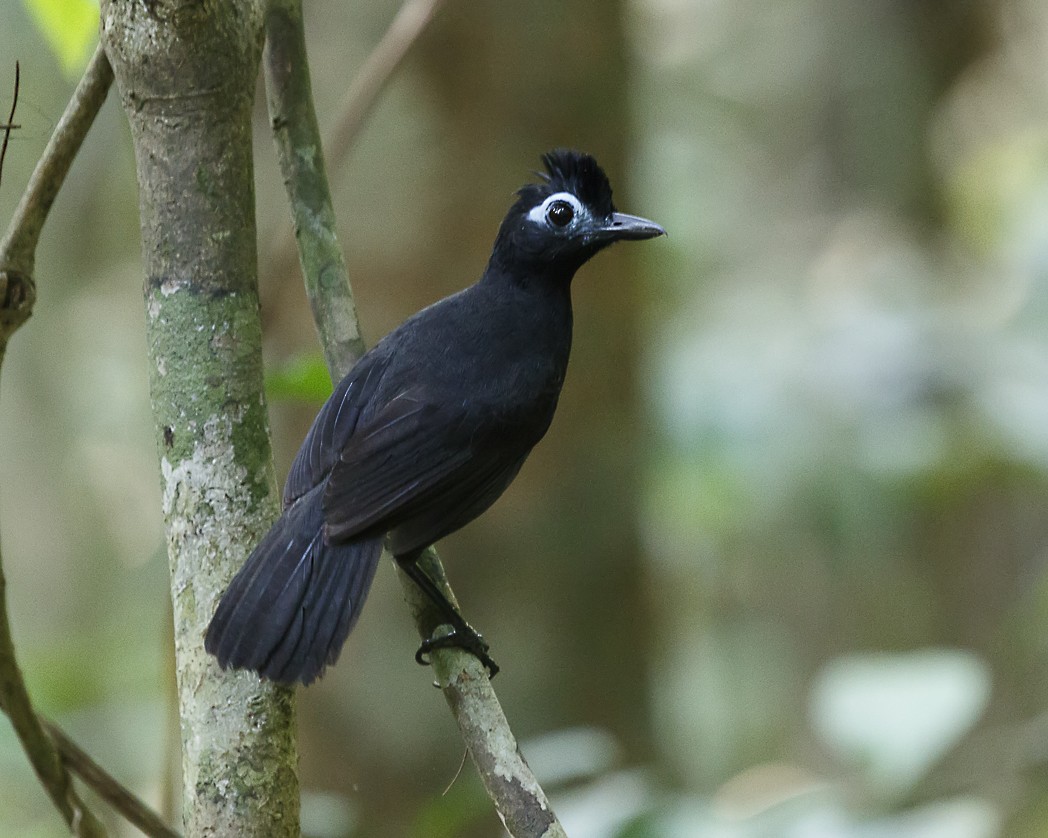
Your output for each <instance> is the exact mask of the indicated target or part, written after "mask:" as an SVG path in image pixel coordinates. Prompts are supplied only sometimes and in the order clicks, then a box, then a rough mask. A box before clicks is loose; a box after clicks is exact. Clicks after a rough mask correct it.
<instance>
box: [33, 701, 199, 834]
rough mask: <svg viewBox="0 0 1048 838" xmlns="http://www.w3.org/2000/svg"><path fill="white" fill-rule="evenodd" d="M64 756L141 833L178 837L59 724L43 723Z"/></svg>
mask: <svg viewBox="0 0 1048 838" xmlns="http://www.w3.org/2000/svg"><path fill="white" fill-rule="evenodd" d="M43 725H44V727H45V728H46V730H47V732H48V733H49V734H50V735H51V739H52V740H53V741H54V743H55V744H56V745H57V746H58V750H59V752H60V753H61V754H62V761H63V762H64V763H65V765H66V767H67V768H68V769H69V770H70V771H72V772H73V773H74V774H76V775H77V776H78V777H79V778H80V779H81V780H83V781H84V782H85V783H86V784H87V785H88V786H90V787H91V788H92V789H93V790H94V791H95V793H96V794H97V795H98V796H99V797H101V798H102V799H103V800H104V801H106V803H108V804H109V805H110V806H112V807H113V808H114V809H115V810H116V811H118V812H119V813H120V814H121V815H123V816H124V817H125V818H127V820H128V821H129V822H130V823H132V824H134V826H136V827H137V828H138V829H139V830H140V831H141V832H142V833H144V834H145V835H148V836H150V838H179V833H177V832H175V830H173V829H171V827H169V826H168V825H167V824H166V823H164V822H163V821H162V820H161V819H160V816H159V815H157V813H156V812H154V811H153V810H152V809H150V808H149V807H148V806H147V805H146V804H145V803H143V802H142V801H141V800H139V799H138V798H137V797H136V796H135V795H134V794H133V793H131V792H130V791H128V790H127V789H126V788H124V786H122V785H121V784H120V783H119V782H118V781H117V780H115V779H113V777H112V776H111V775H110V774H109V773H108V772H107V771H106V770H105V769H104V768H102V766H100V765H99V764H98V763H97V762H95V761H94V760H93V759H92V758H91V757H90V755H89V754H88V753H87V752H86V751H84V750H83V749H82V748H81V747H80V746H79V745H77V744H76V742H74V741H73V740H72V739H70V738H69V737H68V736H67V735H66V734H65V733H64V732H63V731H62V729H61V728H59V727H58V725H56V724H54V723H52V722H49V721H46V720H43Z"/></svg>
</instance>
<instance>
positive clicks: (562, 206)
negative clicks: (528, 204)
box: [528, 192, 584, 230]
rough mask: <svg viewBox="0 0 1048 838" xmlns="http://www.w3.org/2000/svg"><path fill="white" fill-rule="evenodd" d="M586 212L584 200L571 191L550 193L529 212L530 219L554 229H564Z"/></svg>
mask: <svg viewBox="0 0 1048 838" xmlns="http://www.w3.org/2000/svg"><path fill="white" fill-rule="evenodd" d="M583 212H584V210H583V207H582V202H581V201H579V199H578V198H576V197H575V196H574V195H572V194H571V193H570V192H558V193H556V194H555V195H550V196H549V197H548V198H547V199H546V200H545V201H543V202H542V203H541V204H539V205H538V206H537V207H533V208H532V210H531V212H529V213H528V221H531V222H534V223H535V224H545V225H546V226H547V227H550V228H551V229H554V230H564V229H566V228H567V227H570V226H571V223H572V222H573V221H574V220H575V219H576V218H578V217H579V216H580V215H582V214H583Z"/></svg>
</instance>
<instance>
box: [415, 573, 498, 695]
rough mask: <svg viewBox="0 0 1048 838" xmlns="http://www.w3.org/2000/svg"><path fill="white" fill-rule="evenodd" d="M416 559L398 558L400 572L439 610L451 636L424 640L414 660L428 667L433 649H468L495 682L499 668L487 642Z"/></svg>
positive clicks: (444, 635)
mask: <svg viewBox="0 0 1048 838" xmlns="http://www.w3.org/2000/svg"><path fill="white" fill-rule="evenodd" d="M417 559H418V554H415V555H413V556H404V557H400V556H397V557H396V561H397V564H398V565H400V568H401V570H403V571H404V572H405V573H406V574H407V575H408V576H409V577H410V579H411V581H412V582H414V583H415V584H416V585H418V587H419V589H420V590H421V591H422V593H424V594H425V595H426V598H427V599H428V600H429V601H430V602H432V603H433V605H434V606H436V608H437V610H438V611H439V612H440V613H441V615H442V616H443V617H444V621H445V622H446V623H448V624H449V625H450V626H451V629H452V630H451V632H450V633H449V634H443V635H440V636H439V637H427V638H426V639H425V640H423V641H422V643H421V645H419V647H418V651H417V652H415V660H416V661H418V662H419V663H420V664H421V665H422V666H428V665H429V661H428V660H426V658H425V656H426V655H428V654H429V653H430V652H432V651H433V650H434V649H446V648H448V647H449V646H454V647H457V648H459V649H465V650H466V651H467V652H469V653H470V654H472V655H473V656H474V657H475V658H477V660H479V661H480V662H481V663H482V664H484V666H485V667H486V668H487V670H488V673H489V677H491V678H494V677H495V676H496V675H497V674H498V671H499V667H498V664H497V663H495V661H493V660H492V659H491V657H490V656H489V655H488V648H489V646H488V644H487V643H486V642H485V641H484V638H483V636H481V634H480V632H478V631H477V630H476V629H475V628H473V626H471V625H470V624H469V623H467V622H466V620H465V618H464V617H463V616H462V615H461V614H460V613H459V610H458V609H457V608H456V607H455V606H454V605H452V604H451V602H449V601H448V598H447V597H446V596H445V595H444V592H443V591H441V590H440V588H438V587H437V586H436V584H434V582H433V580H432V579H430V578H429V576H428V575H427V574H426V572H425V571H424V570H423V569H422V568H421V567H419V566H418V563H417V561H416V560H417Z"/></svg>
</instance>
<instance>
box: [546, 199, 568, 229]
mask: <svg viewBox="0 0 1048 838" xmlns="http://www.w3.org/2000/svg"><path fill="white" fill-rule="evenodd" d="M574 217H575V208H574V207H573V206H572V205H571V204H569V203H568V202H567V201H554V202H553V203H551V204H550V205H549V206H548V207H547V208H546V220H547V221H549V223H550V224H552V225H553V226H554V227H567V226H568V225H569V224H570V223H571V220H572V219H573V218H574Z"/></svg>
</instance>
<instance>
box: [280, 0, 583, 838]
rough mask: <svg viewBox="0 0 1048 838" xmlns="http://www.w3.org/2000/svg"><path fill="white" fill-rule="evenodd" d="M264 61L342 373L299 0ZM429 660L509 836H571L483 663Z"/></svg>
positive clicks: (301, 233)
mask: <svg viewBox="0 0 1048 838" xmlns="http://www.w3.org/2000/svg"><path fill="white" fill-rule="evenodd" d="M424 5H430V6H435V4H433V3H430V4H425V3H420V2H418V0H408V2H407V3H406V4H405V8H407V7H409V6H414V7H419V6H424ZM399 17H400V16H398V18H399ZM423 25H424V24H423ZM412 40H413V39H412ZM404 48H405V49H406V44H405V46H404ZM397 60H399V58H398V59H397ZM264 66H265V74H266V89H267V92H268V99H269V110H270V120H271V123H272V125H273V132H274V138H275V141H276V144H277V152H278V156H279V159H280V165H281V169H282V172H283V175H284V182H285V185H286V187H287V191H288V199H289V201H290V203H291V211H292V215H293V217H294V224H295V231H296V235H297V238H298V243H299V254H300V261H301V265H302V272H303V274H304V275H305V281H306V289H307V293H308V294H309V299H310V304H311V305H312V307H313V315H314V318H315V320H316V326H317V331H318V332H319V334H320V340H321V344H322V345H323V347H324V353H325V357H326V358H327V363H328V368H329V370H330V371H331V375H332V377H333V378H334V379H336V380H337V379H339V378H341V377H342V376H344V375H345V374H346V372H348V371H349V369H350V367H351V366H352V365H353V363H354V362H355V361H356V359H357V358H359V357H360V354H361V353H362V351H363V344H362V341H361V339H360V330H359V327H358V325H357V319H356V311H355V309H354V306H353V295H352V291H351V290H350V285H349V278H348V275H347V271H346V264H345V258H344V257H343V255H342V250H341V248H340V247H339V245H338V240H337V237H336V234H335V222H334V212H333V210H332V208H331V195H330V193H329V191H328V186H327V179H326V177H325V174H324V161H323V154H322V152H321V143H320V136H319V132H318V130H317V120H316V114H315V113H314V111H313V102H312V97H311V95H310V82H309V68H308V65H307V60H306V52H305V40H304V37H303V34H302V9H301V4H300V0H279V1H278V2H274V3H273V4H272V6H271V8H270V13H269V18H268V21H267V26H266V54H265V58H264ZM420 563H421V564H422V565H423V567H424V569H425V571H426V572H427V573H428V574H429V576H430V578H431V579H433V580H434V581H435V582H436V583H437V584H438V585H439V586H440V587H441V588H442V589H443V590H444V592H445V594H447V595H448V597H449V598H450V599H451V600H452V601H454V594H453V593H452V592H451V589H450V588H449V587H448V584H447V579H446V577H445V575H444V570H443V568H442V567H441V565H440V560H439V559H438V558H437V554H436V552H435V551H434V550H432V549H430V550H429V551H427V554H426V555H425V556H424V557H423V559H421V560H420ZM401 582H402V583H404V589H405V593H406V596H407V598H408V601H409V603H410V606H411V609H412V612H413V613H414V615H415V621H416V624H417V626H418V628H419V632H420V634H421V635H422V636H423V637H429V636H430V634H431V629H432V628H433V627H434V626H435V624H436V623H439V622H440V618H439V616H435V615H434V613H433V609H432V606H431V605H430V604H429V603H428V601H426V599H425V598H424V597H423V596H421V594H420V592H419V591H418V589H417V588H416V586H415V585H414V584H413V583H411V582H410V580H408V579H407V577H405V576H404V575H401ZM432 658H433V668H434V671H435V673H436V675H437V678H438V680H439V683H440V686H441V689H442V690H443V692H444V696H445V698H446V700H447V702H448V705H449V707H450V708H451V711H452V713H453V714H454V716H455V719H456V721H457V722H458V725H459V729H460V730H461V732H462V735H463V738H464V740H465V741H466V745H467V747H468V749H469V752H470V755H471V757H472V758H473V762H474V764H475V765H476V766H477V769H478V771H479V772H480V775H481V779H482V781H483V782H484V786H485V788H486V789H487V792H488V795H489V796H490V797H491V799H492V802H493V803H494V804H495V808H496V810H497V811H498V814H499V816H500V817H501V818H502V821H503V823H504V824H505V825H506V828H507V829H508V830H509V832H510V834H511V835H513V836H514V838H524V836H527V838H539V836H546V838H556V836H563V835H565V833H564V830H563V828H562V827H561V826H560V823H559V822H558V821H557V818H556V815H554V813H553V810H552V809H551V808H550V805H549V803H548V802H547V800H546V797H545V794H544V793H543V791H542V789H541V787H540V786H539V784H538V782H537V781H536V780H535V777H534V775H533V774H532V773H531V770H530V769H529V768H528V766H527V763H526V762H525V761H524V758H523V756H521V754H520V751H519V750H518V748H517V743H516V740H515V738H514V736H513V732H512V731H511V730H510V727H509V724H508V722H507V721H506V717H505V714H504V713H503V712H502V707H501V706H500V705H499V701H498V698H497V697H496V695H495V692H494V690H493V689H492V687H491V681H490V679H489V678H488V675H487V672H486V670H485V669H484V667H483V665H482V664H481V663H480V662H479V661H478V660H477V659H476V658H475V657H473V656H472V655H470V654H468V653H465V652H462V651H460V650H457V649H441V650H436V651H434V652H433V653H432Z"/></svg>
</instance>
